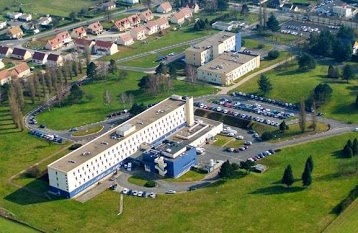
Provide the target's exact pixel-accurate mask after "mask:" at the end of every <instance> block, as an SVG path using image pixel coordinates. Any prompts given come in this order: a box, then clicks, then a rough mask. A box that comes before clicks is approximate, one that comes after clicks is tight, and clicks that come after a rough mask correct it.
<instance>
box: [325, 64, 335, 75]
mask: <svg viewBox="0 0 358 233" xmlns="http://www.w3.org/2000/svg"><path fill="white" fill-rule="evenodd" d="M334 72H335V69H334V67H333V66H332V65H329V67H328V73H327V76H328V78H333V77H334Z"/></svg>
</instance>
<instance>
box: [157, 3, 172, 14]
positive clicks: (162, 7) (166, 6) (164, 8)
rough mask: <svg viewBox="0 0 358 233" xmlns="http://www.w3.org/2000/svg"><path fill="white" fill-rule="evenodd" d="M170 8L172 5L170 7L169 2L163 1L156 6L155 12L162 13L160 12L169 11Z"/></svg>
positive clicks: (165, 12)
mask: <svg viewBox="0 0 358 233" xmlns="http://www.w3.org/2000/svg"><path fill="white" fill-rule="evenodd" d="M172 10H173V7H172V5H170V3H169V2H163V3H162V4H160V5H159V6H158V8H157V12H158V13H162V14H167V13H170V12H171V11H172Z"/></svg>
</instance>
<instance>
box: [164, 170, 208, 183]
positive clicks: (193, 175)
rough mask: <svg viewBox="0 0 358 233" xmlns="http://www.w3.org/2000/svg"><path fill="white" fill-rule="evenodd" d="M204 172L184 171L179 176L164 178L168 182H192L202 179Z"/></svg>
mask: <svg viewBox="0 0 358 233" xmlns="http://www.w3.org/2000/svg"><path fill="white" fill-rule="evenodd" d="M205 175H206V174H203V173H199V172H196V171H188V172H187V173H185V174H184V175H182V176H181V177H179V178H175V179H174V178H168V179H165V180H166V181H169V182H193V181H199V180H202V179H204V177H205Z"/></svg>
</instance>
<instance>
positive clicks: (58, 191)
mask: <svg viewBox="0 0 358 233" xmlns="http://www.w3.org/2000/svg"><path fill="white" fill-rule="evenodd" d="M185 125H186V122H184V123H183V124H181V125H179V126H178V127H176V128H175V129H173V130H171V131H169V132H168V133H166V134H164V135H163V136H161V137H159V138H158V139H156V140H155V141H153V142H152V144H158V143H161V141H162V140H163V139H165V138H166V137H168V136H169V135H171V134H173V133H174V132H176V131H178V130H179V129H181V128H182V127H184V126H185ZM123 161H124V160H122V161H120V162H119V163H117V164H115V165H113V166H112V167H110V168H108V169H107V170H105V171H104V172H102V173H100V174H99V175H97V176H96V177H94V178H92V179H90V180H89V181H87V182H86V183H84V184H82V185H81V186H79V187H78V188H76V189H75V190H73V191H72V192H66V191H64V190H62V189H60V188H57V187H54V186H51V185H50V186H49V191H50V192H51V193H54V194H57V195H59V196H64V197H66V198H72V197H74V196H76V195H77V194H79V193H80V192H82V191H84V190H85V189H87V188H88V187H90V186H92V185H93V184H95V183H97V182H98V181H100V180H102V179H103V178H104V177H106V176H108V175H109V174H111V173H113V172H114V171H116V170H117V169H119V168H120V166H121V164H122V163H123Z"/></svg>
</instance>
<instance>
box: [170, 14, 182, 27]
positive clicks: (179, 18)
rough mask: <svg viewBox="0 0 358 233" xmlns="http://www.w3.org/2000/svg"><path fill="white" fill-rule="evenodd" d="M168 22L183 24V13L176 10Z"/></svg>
mask: <svg viewBox="0 0 358 233" xmlns="http://www.w3.org/2000/svg"><path fill="white" fill-rule="evenodd" d="M170 22H171V23H174V24H179V25H181V24H183V23H184V22H185V16H184V14H183V13H182V12H181V11H180V12H176V13H174V14H173V16H172V17H171V18H170Z"/></svg>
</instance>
